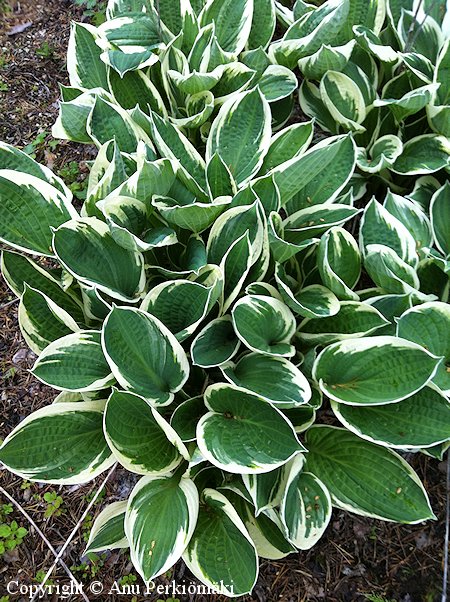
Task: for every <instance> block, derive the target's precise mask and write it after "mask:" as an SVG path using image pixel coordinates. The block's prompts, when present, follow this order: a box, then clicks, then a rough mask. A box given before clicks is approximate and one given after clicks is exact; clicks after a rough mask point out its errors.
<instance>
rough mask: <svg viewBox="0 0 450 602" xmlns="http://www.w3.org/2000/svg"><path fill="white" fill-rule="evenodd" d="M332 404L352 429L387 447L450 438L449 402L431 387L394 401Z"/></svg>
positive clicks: (428, 443) (420, 445) (417, 445)
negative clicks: (381, 404)
mask: <svg viewBox="0 0 450 602" xmlns="http://www.w3.org/2000/svg"><path fill="white" fill-rule="evenodd" d="M331 406H332V408H333V411H334V413H335V414H336V416H337V417H338V419H339V420H340V421H341V422H342V424H343V425H344V426H345V427H346V428H348V429H349V430H350V431H352V432H353V433H355V434H356V435H358V436H359V437H362V438H363V439H367V440H368V441H373V442H374V443H378V444H380V445H385V446H386V447H394V448H397V449H412V448H416V449H420V448H424V447H431V446H433V445H436V444H438V443H442V442H444V441H447V440H449V439H450V404H449V402H448V400H447V399H446V398H445V397H443V396H442V395H441V394H440V393H438V392H437V391H435V390H434V389H432V388H431V387H424V388H423V389H421V390H420V391H419V392H418V393H416V394H415V395H412V396H411V397H407V398H406V399H403V401H400V402H399V403H394V404H388V405H383V406H376V407H364V408H363V407H357V406H349V405H345V404H343V403H337V402H335V401H332V402H331Z"/></svg>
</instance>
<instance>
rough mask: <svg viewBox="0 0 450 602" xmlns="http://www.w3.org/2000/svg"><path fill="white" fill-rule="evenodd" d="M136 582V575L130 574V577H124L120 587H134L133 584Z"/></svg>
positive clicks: (120, 581)
mask: <svg viewBox="0 0 450 602" xmlns="http://www.w3.org/2000/svg"><path fill="white" fill-rule="evenodd" d="M136 580H137V577H136V575H133V573H129V574H128V575H124V576H123V577H121V578H120V579H119V581H118V583H119V585H120V586H122V587H123V586H125V585H132V584H133V583H135V581H136Z"/></svg>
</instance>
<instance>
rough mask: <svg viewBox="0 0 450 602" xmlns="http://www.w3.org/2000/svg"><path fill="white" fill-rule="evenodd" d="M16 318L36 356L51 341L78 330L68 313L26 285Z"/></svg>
mask: <svg viewBox="0 0 450 602" xmlns="http://www.w3.org/2000/svg"><path fill="white" fill-rule="evenodd" d="M17 317H18V320H19V326H20V331H21V333H22V335H23V338H24V339H25V341H26V343H27V345H28V346H29V347H30V349H32V350H33V351H34V352H35V353H37V354H39V353H40V352H41V351H43V349H45V347H47V345H49V344H50V343H51V342H52V341H55V340H56V339H59V338H61V337H63V336H65V335H66V334H71V333H72V332H77V331H78V330H80V329H79V327H78V325H77V323H76V322H75V320H74V319H73V317H72V316H71V315H70V314H69V313H67V312H66V311H65V310H64V309H62V307H59V306H58V305H57V304H56V303H55V302H54V301H52V300H51V299H50V297H47V295H45V294H44V293H41V292H40V291H38V290H37V289H33V288H31V287H29V286H28V285H27V284H25V289H24V291H23V294H22V297H21V298H20V303H19V309H18V312H17Z"/></svg>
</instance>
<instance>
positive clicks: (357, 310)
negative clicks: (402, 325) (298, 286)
mask: <svg viewBox="0 0 450 602" xmlns="http://www.w3.org/2000/svg"><path fill="white" fill-rule="evenodd" d="M387 324H389V321H388V320H386V318H384V316H383V315H382V314H381V313H380V312H379V311H378V309H376V308H375V307H372V306H371V305H368V304H367V303H359V302H358V301H343V302H342V303H341V304H340V309H339V312H338V313H337V314H335V315H334V316H329V317H324V318H312V319H306V320H303V322H301V323H300V326H299V328H298V331H297V336H298V338H299V339H300V340H301V341H302V342H304V343H307V344H308V345H329V344H330V343H335V342H336V341H343V340H345V339H355V338H357V337H364V336H368V335H370V334H372V333H373V332H376V331H377V330H378V329H379V328H383V326H386V325H387Z"/></svg>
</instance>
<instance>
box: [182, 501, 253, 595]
mask: <svg viewBox="0 0 450 602" xmlns="http://www.w3.org/2000/svg"><path fill="white" fill-rule="evenodd" d="M211 549H214V550H215V553H214V554H211ZM183 560H184V562H185V563H186V565H187V567H188V568H189V570H190V571H191V572H192V573H193V574H194V575H195V576H196V577H197V578H198V579H200V580H201V581H202V582H203V583H206V584H207V585H208V586H210V587H212V588H215V590H216V591H217V592H219V593H222V594H225V595H226V596H230V597H234V596H242V595H244V594H246V593H249V592H251V591H252V589H253V587H254V585H255V583H256V579H257V577H258V556H257V553H256V549H255V545H254V543H253V541H252V540H251V539H250V536H249V534H248V532H247V529H246V528H245V525H244V523H243V522H242V520H241V519H240V518H239V515H238V514H237V512H236V510H235V509H234V507H233V506H232V504H231V503H230V502H229V501H228V500H227V498H226V497H225V496H224V495H223V494H221V493H219V492H218V491H215V490H214V489H205V490H204V491H203V504H202V505H201V506H200V511H199V515H198V522H197V526H196V528H195V531H194V534H193V536H192V539H191V541H190V542H189V545H188V547H187V549H186V551H185V553H184V554H183Z"/></svg>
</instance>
